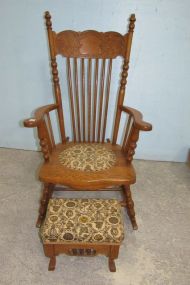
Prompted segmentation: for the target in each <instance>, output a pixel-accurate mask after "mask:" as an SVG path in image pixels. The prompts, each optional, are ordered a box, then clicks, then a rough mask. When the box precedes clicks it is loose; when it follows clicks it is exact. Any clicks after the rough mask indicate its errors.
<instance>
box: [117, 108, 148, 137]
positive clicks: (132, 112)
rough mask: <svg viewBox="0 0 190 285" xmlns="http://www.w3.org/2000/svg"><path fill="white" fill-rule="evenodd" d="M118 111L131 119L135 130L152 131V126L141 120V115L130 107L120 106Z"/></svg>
mask: <svg viewBox="0 0 190 285" xmlns="http://www.w3.org/2000/svg"><path fill="white" fill-rule="evenodd" d="M120 109H121V110H122V111H123V112H126V113H128V114H129V115H131V116H132V117H133V119H134V124H135V126H136V127H137V129H139V130H141V131H151V130H152V125H151V124H149V123H147V122H144V121H143V120H142V118H143V115H142V114H141V112H139V111H138V110H136V109H133V108H130V107H126V106H120Z"/></svg>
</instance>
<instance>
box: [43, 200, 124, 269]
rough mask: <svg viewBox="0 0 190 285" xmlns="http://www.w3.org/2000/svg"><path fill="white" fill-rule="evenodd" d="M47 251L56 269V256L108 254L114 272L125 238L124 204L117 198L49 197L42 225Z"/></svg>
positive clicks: (52, 267)
mask: <svg viewBox="0 0 190 285" xmlns="http://www.w3.org/2000/svg"><path fill="white" fill-rule="evenodd" d="M40 236H41V239H42V243H43V248H44V253H45V255H46V256H47V257H50V262H49V268H48V270H54V269H55V265H56V256H57V255H59V254H60V253H65V254H68V255H73V256H95V255H97V254H103V255H105V256H107V257H108V265H109V269H110V271H111V272H115V271H116V267H115V262H114V259H116V258H117V257H118V254H119V247H120V244H121V242H122V240H123V238H124V230H123V221H122V216H121V206H120V204H119V201H117V200H114V199H112V200H102V199H60V198H55V199H50V200H49V204H48V208H47V213H46V217H45V220H44V222H43V224H42V226H41V228H40Z"/></svg>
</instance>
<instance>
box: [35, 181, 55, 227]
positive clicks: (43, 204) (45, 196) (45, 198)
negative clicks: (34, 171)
mask: <svg viewBox="0 0 190 285" xmlns="http://www.w3.org/2000/svg"><path fill="white" fill-rule="evenodd" d="M52 192H53V185H52V184H48V183H44V189H43V193H42V198H41V200H40V209H39V216H38V220H37V222H36V227H37V228H40V226H41V224H42V221H43V219H44V217H45V214H46V210H47V205H48V202H49V199H50V198H51V196H52Z"/></svg>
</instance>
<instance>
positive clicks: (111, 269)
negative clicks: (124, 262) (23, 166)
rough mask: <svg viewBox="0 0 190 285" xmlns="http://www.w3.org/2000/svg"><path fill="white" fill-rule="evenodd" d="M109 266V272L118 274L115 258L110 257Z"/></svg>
mask: <svg viewBox="0 0 190 285" xmlns="http://www.w3.org/2000/svg"><path fill="white" fill-rule="evenodd" d="M108 266H109V270H110V271H111V272H116V266H115V261H114V259H113V258H111V257H109V259H108Z"/></svg>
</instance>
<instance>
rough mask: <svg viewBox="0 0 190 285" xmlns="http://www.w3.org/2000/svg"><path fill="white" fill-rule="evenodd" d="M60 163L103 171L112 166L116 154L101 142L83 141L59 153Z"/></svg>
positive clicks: (88, 169) (81, 168)
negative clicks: (89, 142) (90, 142)
mask: <svg viewBox="0 0 190 285" xmlns="http://www.w3.org/2000/svg"><path fill="white" fill-rule="evenodd" d="M59 161H60V163H61V164H62V165H63V166H65V167H68V168H70V169H75V170H82V171H101V170H105V169H109V168H111V167H112V166H113V165H114V164H115V162H116V155H115V153H114V152H113V151H112V150H108V149H107V148H105V147H104V146H103V145H101V144H98V143H97V144H95V143H94V144H87V143H81V144H76V145H74V146H71V147H68V148H66V149H65V150H64V151H62V152H61V153H60V154H59Z"/></svg>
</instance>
